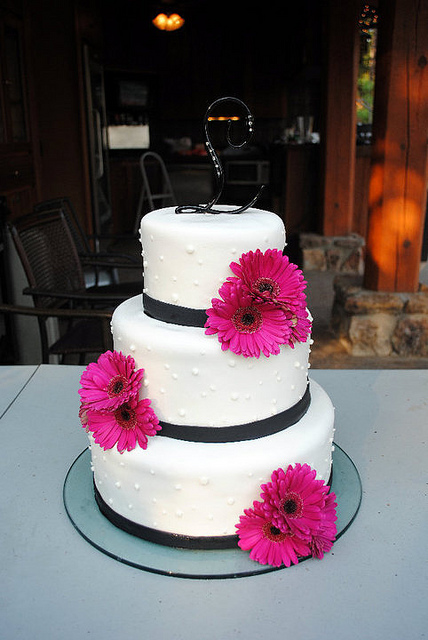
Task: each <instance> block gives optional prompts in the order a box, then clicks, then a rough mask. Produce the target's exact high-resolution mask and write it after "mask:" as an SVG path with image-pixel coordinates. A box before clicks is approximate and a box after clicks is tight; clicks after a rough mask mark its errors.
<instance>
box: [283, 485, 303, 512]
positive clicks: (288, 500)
mask: <svg viewBox="0 0 428 640" xmlns="http://www.w3.org/2000/svg"><path fill="white" fill-rule="evenodd" d="M282 510H283V512H284V514H285V515H286V516H288V517H289V518H301V517H302V513H303V500H302V498H301V496H300V495H299V494H298V493H295V492H294V491H290V492H289V493H287V494H286V495H285V498H284V501H283V503H282Z"/></svg>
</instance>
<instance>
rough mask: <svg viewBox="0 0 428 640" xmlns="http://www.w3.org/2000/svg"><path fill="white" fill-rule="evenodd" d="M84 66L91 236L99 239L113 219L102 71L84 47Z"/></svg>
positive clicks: (100, 66) (93, 56)
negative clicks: (93, 235)
mask: <svg viewBox="0 0 428 640" xmlns="http://www.w3.org/2000/svg"><path fill="white" fill-rule="evenodd" d="M83 65H84V82H85V99H86V121H87V130H88V144H89V171H90V180H91V199H92V217H93V227H94V234H95V235H100V234H101V233H102V231H103V230H105V228H106V226H107V225H108V223H109V222H110V220H111V216H112V211H111V196H110V175H109V162H108V141H107V117H106V105H105V90H104V70H103V67H102V65H101V64H100V62H99V61H98V60H97V59H96V56H95V54H93V53H92V51H91V50H90V48H89V47H88V46H87V45H84V47H83Z"/></svg>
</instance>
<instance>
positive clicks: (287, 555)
mask: <svg viewBox="0 0 428 640" xmlns="http://www.w3.org/2000/svg"><path fill="white" fill-rule="evenodd" d="M236 529H237V532H238V537H239V541H238V546H239V547H240V548H241V549H243V550H245V551H248V550H250V558H251V559H252V560H255V561H257V562H259V563H260V564H269V565H271V566H272V567H280V566H281V565H282V564H284V565H285V566H286V567H289V566H290V565H291V564H297V563H298V562H299V557H303V556H308V555H310V553H311V552H310V548H309V544H308V542H307V541H305V540H304V539H302V538H300V537H299V536H297V535H296V534H294V533H293V532H292V531H290V530H289V531H285V532H284V531H280V530H279V529H278V528H277V527H276V526H275V525H274V524H273V522H272V520H271V519H270V518H269V517H268V516H267V515H266V512H265V510H264V509H263V507H262V505H261V503H260V502H254V504H253V508H252V509H245V510H244V515H242V516H240V518H239V523H238V524H237V525H236Z"/></svg>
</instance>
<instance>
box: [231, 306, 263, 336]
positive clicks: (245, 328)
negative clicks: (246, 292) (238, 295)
mask: <svg viewBox="0 0 428 640" xmlns="http://www.w3.org/2000/svg"><path fill="white" fill-rule="evenodd" d="M232 323H233V326H234V327H235V329H236V330H237V331H240V332H241V333H255V332H256V331H258V330H259V329H260V327H261V326H262V324H263V316H262V314H261V312H260V311H259V310H258V309H257V308H256V307H241V308H240V309H237V310H236V311H235V313H234V314H233V316H232Z"/></svg>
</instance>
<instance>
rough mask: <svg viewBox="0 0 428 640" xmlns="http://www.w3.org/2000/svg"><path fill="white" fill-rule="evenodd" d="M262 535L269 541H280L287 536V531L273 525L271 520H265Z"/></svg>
mask: <svg viewBox="0 0 428 640" xmlns="http://www.w3.org/2000/svg"><path fill="white" fill-rule="evenodd" d="M263 535H264V537H265V538H267V539H268V540H270V541H271V542H282V541H283V540H285V539H286V538H287V537H288V534H287V533H285V532H284V531H281V529H278V528H277V527H275V526H274V525H273V524H272V523H271V522H266V523H265V524H264V525H263Z"/></svg>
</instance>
